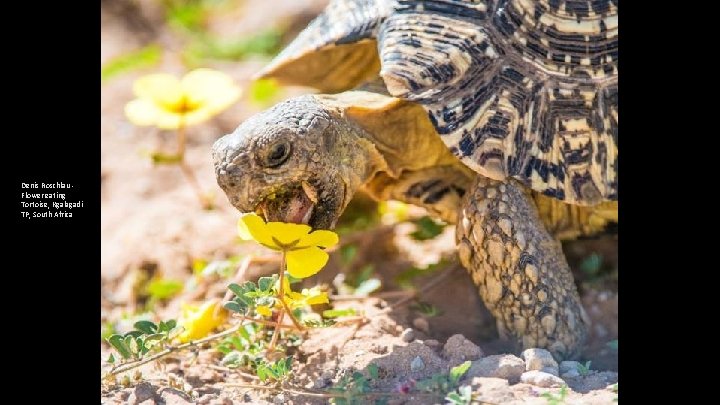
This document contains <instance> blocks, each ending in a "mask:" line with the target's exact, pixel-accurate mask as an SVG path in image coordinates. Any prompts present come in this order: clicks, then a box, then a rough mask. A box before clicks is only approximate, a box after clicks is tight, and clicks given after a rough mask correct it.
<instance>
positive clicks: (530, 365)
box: [522, 349, 560, 376]
mask: <svg viewBox="0 0 720 405" xmlns="http://www.w3.org/2000/svg"><path fill="white" fill-rule="evenodd" d="M522 358H523V359H525V370H526V371H534V370H536V371H542V372H545V373H548V374H552V375H554V376H559V375H560V370H559V369H558V364H557V362H556V361H555V359H553V356H552V354H550V352H549V351H547V350H545V349H527V350H525V351H524V352H522Z"/></svg>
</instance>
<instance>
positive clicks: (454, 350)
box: [443, 335, 483, 366]
mask: <svg viewBox="0 0 720 405" xmlns="http://www.w3.org/2000/svg"><path fill="white" fill-rule="evenodd" d="M443 356H444V357H445V358H446V359H448V361H450V363H451V365H452V366H455V365H458V364H460V363H462V362H464V361H465V360H477V359H479V358H480V357H482V356H483V351H482V350H481V349H480V348H479V347H477V346H476V345H475V344H474V343H473V342H471V341H469V340H467V339H466V338H465V336H463V335H452V336H450V337H449V338H448V340H447V342H445V347H443Z"/></svg>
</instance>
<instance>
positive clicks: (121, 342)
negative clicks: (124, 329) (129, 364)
mask: <svg viewBox="0 0 720 405" xmlns="http://www.w3.org/2000/svg"><path fill="white" fill-rule="evenodd" d="M108 343H110V346H112V347H113V348H115V350H116V351H117V352H118V353H119V354H120V356H122V358H123V359H128V358H130V356H131V353H130V350H129V349H128V347H127V346H126V345H125V339H124V337H123V336H122V335H112V336H110V338H108Z"/></svg>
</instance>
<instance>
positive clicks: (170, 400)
mask: <svg viewBox="0 0 720 405" xmlns="http://www.w3.org/2000/svg"><path fill="white" fill-rule="evenodd" d="M160 397H161V398H162V399H163V400H164V401H165V405H188V404H192V401H191V399H190V397H188V395H187V394H186V393H184V392H182V391H180V390H176V389H175V388H163V389H162V391H160Z"/></svg>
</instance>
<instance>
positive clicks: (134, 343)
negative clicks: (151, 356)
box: [124, 336, 140, 355]
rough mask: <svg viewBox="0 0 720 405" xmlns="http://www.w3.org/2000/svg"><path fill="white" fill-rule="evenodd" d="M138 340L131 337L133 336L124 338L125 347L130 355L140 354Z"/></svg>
mask: <svg viewBox="0 0 720 405" xmlns="http://www.w3.org/2000/svg"><path fill="white" fill-rule="evenodd" d="M138 339H139V338H136V337H133V336H125V341H124V343H125V347H127V348H128V350H129V351H130V353H132V354H134V355H137V354H139V353H140V344H139V342H138Z"/></svg>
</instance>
